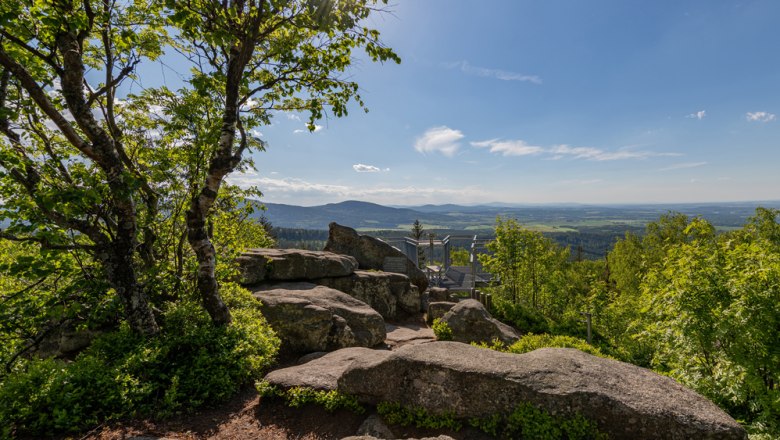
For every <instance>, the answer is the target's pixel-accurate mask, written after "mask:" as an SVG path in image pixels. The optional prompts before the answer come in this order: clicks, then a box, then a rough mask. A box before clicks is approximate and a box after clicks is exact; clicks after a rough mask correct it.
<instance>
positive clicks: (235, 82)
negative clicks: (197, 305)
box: [187, 39, 254, 325]
mask: <svg viewBox="0 0 780 440" xmlns="http://www.w3.org/2000/svg"><path fill="white" fill-rule="evenodd" d="M252 41H253V40H252V39H249V40H248V41H239V42H238V43H237V44H235V45H234V46H233V47H232V48H231V49H230V55H229V57H228V62H227V77H226V78H225V110H224V112H223V113H222V129H221V133H220V136H219V145H217V149H216V151H215V152H214V156H212V158H211V160H210V161H209V169H208V172H207V174H206V179H205V182H204V185H203V187H202V188H201V190H200V192H199V194H198V195H197V196H196V197H193V199H192V203H191V204H190V209H189V210H188V211H187V240H188V241H189V243H190V246H191V247H192V250H193V251H194V252H195V255H196V257H197V258H198V292H199V293H200V297H201V301H202V302H203V307H205V309H206V311H207V312H208V313H209V315H210V316H211V320H212V322H214V324H217V325H227V324H230V322H231V320H232V317H231V316H230V310H229V309H228V308H227V306H226V305H225V303H224V302H223V301H222V297H220V295H219V285H218V284H217V279H216V274H215V269H216V266H217V253H216V251H215V250H214V245H213V244H212V242H211V237H210V236H209V233H208V229H207V228H206V220H207V219H208V216H209V211H210V210H211V207H212V206H213V205H214V201H215V200H216V199H217V195H218V193H219V188H220V186H222V181H223V180H224V178H225V176H226V175H228V174H229V173H230V172H232V171H233V170H234V169H235V168H236V166H237V165H238V164H239V162H240V161H241V154H242V153H243V151H244V149H245V148H246V140H245V139H242V142H241V145H240V146H239V147H238V148H237V149H236V150H235V152H234V146H233V144H234V143H235V140H236V130H237V128H238V110H239V104H238V103H239V96H240V87H241V80H242V78H243V75H244V69H245V68H246V65H247V63H248V62H249V60H250V59H251V58H252V53H253V51H254V43H253V42H252Z"/></svg>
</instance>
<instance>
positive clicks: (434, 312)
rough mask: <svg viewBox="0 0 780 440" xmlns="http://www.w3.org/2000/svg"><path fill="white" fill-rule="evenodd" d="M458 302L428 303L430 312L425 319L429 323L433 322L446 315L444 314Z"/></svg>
mask: <svg viewBox="0 0 780 440" xmlns="http://www.w3.org/2000/svg"><path fill="white" fill-rule="evenodd" d="M457 304H458V303H454V302H449V301H439V302H432V303H430V304H428V313H427V314H426V316H425V321H426V322H427V323H428V324H432V323H433V320H434V319H437V318H442V317H444V315H445V314H447V312H449V311H450V310H452V308H453V307H455V306H456V305H457Z"/></svg>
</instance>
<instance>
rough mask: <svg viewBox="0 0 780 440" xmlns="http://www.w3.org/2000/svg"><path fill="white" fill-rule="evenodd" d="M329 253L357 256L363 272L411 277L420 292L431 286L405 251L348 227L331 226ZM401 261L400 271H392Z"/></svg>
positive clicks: (326, 247) (327, 245)
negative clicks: (370, 270)
mask: <svg viewBox="0 0 780 440" xmlns="http://www.w3.org/2000/svg"><path fill="white" fill-rule="evenodd" d="M325 251H329V252H335V253H337V254H344V255H350V256H352V257H355V259H356V260H357V262H358V264H359V265H360V268H361V269H374V270H384V271H388V272H399V273H403V274H404V275H406V276H408V277H409V279H410V280H411V281H412V284H414V285H415V286H417V288H418V289H419V291H420V292H424V291H425V289H426V288H427V287H428V278H427V277H426V276H425V273H424V272H423V271H421V270H420V269H419V268H418V267H417V266H415V264H414V263H413V262H412V261H411V260H409V259H408V258H406V255H404V253H403V252H401V251H399V250H398V249H396V248H394V247H392V246H390V245H389V244H387V243H385V242H384V241H382V240H379V239H378V238H374V237H370V236H368V235H359V234H358V233H357V231H355V230H354V229H352V228H349V227H347V226H341V225H339V224H337V223H331V224H330V226H329V230H328V242H327V244H326V245H325ZM396 262H400V263H401V264H399V267H398V270H390V269H389V268H388V265H389V263H393V266H395V264H394V263H396Z"/></svg>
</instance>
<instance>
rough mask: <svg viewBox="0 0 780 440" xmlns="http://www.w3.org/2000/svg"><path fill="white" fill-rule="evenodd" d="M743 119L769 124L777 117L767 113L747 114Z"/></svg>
mask: <svg viewBox="0 0 780 440" xmlns="http://www.w3.org/2000/svg"><path fill="white" fill-rule="evenodd" d="M745 117H746V118H747V120H748V121H756V122H769V121H774V120H775V119H776V117H777V116H775V115H774V114H772V113H768V112H748V113H747V114H746V115H745Z"/></svg>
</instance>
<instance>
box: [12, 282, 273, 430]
mask: <svg viewBox="0 0 780 440" xmlns="http://www.w3.org/2000/svg"><path fill="white" fill-rule="evenodd" d="M222 293H223V297H224V299H225V302H226V304H227V305H228V306H229V307H231V311H232V314H233V319H234V321H233V323H232V324H231V325H230V326H228V327H215V326H214V325H212V324H211V321H210V319H209V317H208V315H207V314H206V313H205V312H204V311H203V308H202V307H201V306H200V305H199V304H198V303H196V302H195V301H194V300H182V301H180V302H178V303H171V304H169V306H168V308H167V310H165V311H164V313H163V319H162V323H163V325H162V330H161V332H160V334H159V335H157V336H156V337H153V338H147V339H144V338H141V337H139V336H137V335H136V334H134V333H132V332H131V331H130V330H129V329H128V328H127V327H126V326H122V327H121V328H120V329H119V330H118V331H116V332H113V333H109V334H106V335H103V336H102V337H100V338H99V339H97V340H96V341H95V342H94V343H93V345H92V346H91V347H90V348H89V349H88V350H86V351H85V352H83V353H82V354H80V355H79V356H78V357H77V358H76V360H75V361H74V362H70V363H66V362H63V361H59V360H53V359H46V360H33V361H29V362H27V363H26V364H25V365H22V366H21V367H20V368H19V369H18V371H16V372H14V373H12V374H9V375H8V376H6V377H4V378H3V379H2V382H0V402H3V405H0V429H1V430H2V431H0V437H2V438H9V437H14V436H17V435H29V436H51V435H53V434H55V433H67V432H76V431H79V430H83V429H85V428H89V427H91V426H94V425H97V424H99V423H102V422H104V421H106V420H110V419H114V418H118V417H124V416H153V417H167V416H170V415H173V414H177V413H180V412H183V411H192V410H194V409H197V408H200V407H203V406H208V405H213V404H215V403H218V402H222V401H224V400H225V399H227V398H229V397H230V396H232V395H233V394H234V393H235V392H236V391H237V390H238V388H239V387H240V386H241V385H242V384H246V383H249V382H251V381H252V380H255V379H257V378H258V377H260V376H261V374H262V373H263V372H264V371H265V370H266V369H267V368H268V367H269V366H270V365H271V363H272V362H273V361H274V359H275V356H276V353H277V351H278V348H279V339H278V338H277V337H276V335H275V334H274V333H273V331H272V330H271V328H270V326H268V324H267V322H266V321H265V318H263V316H262V314H261V313H260V309H259V303H258V302H257V301H256V300H255V299H254V298H252V297H251V295H250V294H249V293H248V292H247V291H246V290H243V289H241V288H239V287H237V286H234V285H226V286H223V289H222Z"/></svg>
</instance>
